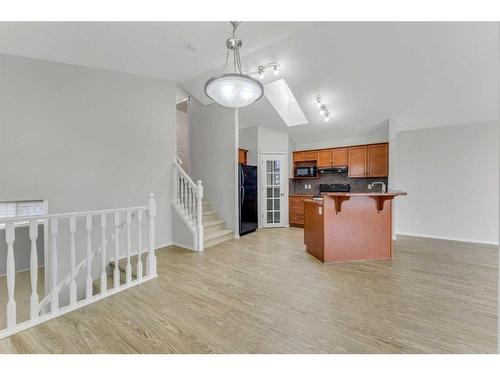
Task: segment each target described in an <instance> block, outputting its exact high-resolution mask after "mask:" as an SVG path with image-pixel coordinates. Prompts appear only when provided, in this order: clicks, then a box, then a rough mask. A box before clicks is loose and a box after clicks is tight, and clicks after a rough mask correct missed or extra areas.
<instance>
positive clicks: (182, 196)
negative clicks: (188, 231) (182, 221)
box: [181, 175, 184, 209]
mask: <svg viewBox="0 0 500 375" xmlns="http://www.w3.org/2000/svg"><path fill="white" fill-rule="evenodd" d="M181 207H182V209H184V176H182V175H181Z"/></svg>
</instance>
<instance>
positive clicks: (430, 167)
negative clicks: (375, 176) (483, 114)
mask: <svg viewBox="0 0 500 375" xmlns="http://www.w3.org/2000/svg"><path fill="white" fill-rule="evenodd" d="M498 138H499V130H498V123H488V124H474V125H465V126H449V127H439V128H429V129H421V130H412V131H404V132H398V133H397V134H396V144H397V147H396V155H392V156H391V158H395V165H394V168H395V180H394V181H392V182H391V185H392V187H393V188H395V189H401V190H404V191H407V192H408V196H407V197H399V198H397V199H396V231H397V233H403V234H412V235H418V236H431V237H442V238H449V239H457V240H464V241H477V242H484V243H497V242H498V167H499V162H498V160H499V159H498V158H499V144H498Z"/></svg>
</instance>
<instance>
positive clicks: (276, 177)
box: [262, 154, 284, 227]
mask: <svg viewBox="0 0 500 375" xmlns="http://www.w3.org/2000/svg"><path fill="white" fill-rule="evenodd" d="M283 160H284V157H283V155H267V154H263V155H262V173H263V176H262V181H263V182H264V183H263V197H264V199H263V202H262V203H263V208H262V212H263V217H262V226H263V227H280V226H283V225H284V217H283V216H284V215H283V199H284V194H283V186H284V181H283V176H284V169H283V168H284V165H283Z"/></svg>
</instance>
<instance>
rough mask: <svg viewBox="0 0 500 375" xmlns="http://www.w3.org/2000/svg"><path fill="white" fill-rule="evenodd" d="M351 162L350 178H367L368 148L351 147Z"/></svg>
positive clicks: (349, 164)
mask: <svg viewBox="0 0 500 375" xmlns="http://www.w3.org/2000/svg"><path fill="white" fill-rule="evenodd" d="M348 157H349V162H348V172H347V173H348V176H349V177H367V172H366V169H367V168H366V161H367V160H366V159H367V149H366V146H356V147H349V156H348Z"/></svg>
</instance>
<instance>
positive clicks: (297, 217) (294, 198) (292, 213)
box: [288, 195, 313, 227]
mask: <svg viewBox="0 0 500 375" xmlns="http://www.w3.org/2000/svg"><path fill="white" fill-rule="evenodd" d="M312 197H313V196H312V195H289V196H288V216H289V219H288V222H289V224H290V226H292V227H303V226H304V201H305V200H306V199H311V198H312Z"/></svg>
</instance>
